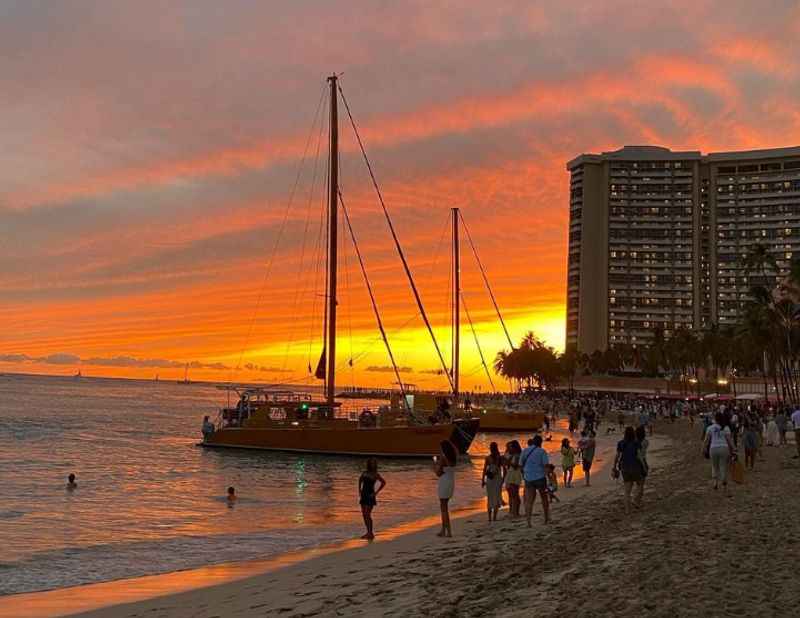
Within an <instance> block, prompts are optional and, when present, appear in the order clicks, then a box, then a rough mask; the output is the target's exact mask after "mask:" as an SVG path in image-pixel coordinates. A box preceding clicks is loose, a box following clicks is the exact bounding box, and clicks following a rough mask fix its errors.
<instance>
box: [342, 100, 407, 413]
mask: <svg viewBox="0 0 800 618" xmlns="http://www.w3.org/2000/svg"><path fill="white" fill-rule="evenodd" d="M345 105H347V103H345ZM337 193H338V194H339V202H340V203H341V205H342V212H343V213H344V221H345V223H346V224H347V229H348V231H349V232H350V238H351V240H352V241H353V247H354V249H355V253H356V257H357V258H358V264H359V266H360V267H361V274H362V275H363V276H364V284H365V285H366V286H367V292H369V300H370V302H371V303H372V311H373V313H375V321H376V322H377V323H378V330H379V331H380V332H381V337H382V338H383V343H384V345H385V346H386V352H387V353H388V354H389V360H390V361H391V362H392V369H394V376H395V378H397V385H398V386H399V387H400V395H401V396H402V399H403V405H404V406H406V408H408V400H407V399H406V389H405V386H404V385H403V379H402V378H401V377H400V370H399V369H398V368H397V363H396V362H395V361H394V354H392V346H390V345H389V339H388V338H387V337H386V331H385V330H384V328H383V320H381V314H380V312H379V311H378V304H377V302H376V301H375V294H373V292H372V285H371V284H370V282H369V277H367V268H366V266H364V259H363V258H362V257H361V250H360V249H359V248H358V242H356V235H355V232H354V231H353V226H352V224H351V223H350V214H349V213H348V212H347V207H346V206H345V204H344V198H343V197H342V190H341V188H337ZM408 412H409V413H410V412H411V410H410V409H409V410H408Z"/></svg>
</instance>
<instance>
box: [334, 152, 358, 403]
mask: <svg viewBox="0 0 800 618" xmlns="http://www.w3.org/2000/svg"><path fill="white" fill-rule="evenodd" d="M336 158H337V160H338V162H339V181H340V182H341V179H342V171H343V170H342V157H341V154H340V153H339V152H338V151H337V153H336ZM340 199H341V197H340ZM340 225H341V226H342V227H344V223H341V224H340ZM337 236H339V239H340V240H339V242H340V243H341V245H342V246H341V252H342V256H343V257H344V289H345V294H346V296H347V333H348V336H349V343H350V359H349V360H348V364H349V365H350V385H351V386H352V387H353V388H355V387H356V370H355V362H354V361H353V293H352V289H351V288H350V266H349V264H348V262H347V240H346V238H345V235H344V234H337Z"/></svg>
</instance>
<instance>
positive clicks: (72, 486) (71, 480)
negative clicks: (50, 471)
mask: <svg viewBox="0 0 800 618" xmlns="http://www.w3.org/2000/svg"><path fill="white" fill-rule="evenodd" d="M76 489H78V482H77V481H76V480H75V475H74V474H72V473H70V475H69V476H68V477H67V491H75V490H76Z"/></svg>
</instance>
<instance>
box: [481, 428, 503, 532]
mask: <svg viewBox="0 0 800 618" xmlns="http://www.w3.org/2000/svg"><path fill="white" fill-rule="evenodd" d="M481 487H485V488H486V511H487V512H488V514H489V521H490V522H492V521H497V512H498V511H499V510H500V504H501V502H502V500H501V494H502V492H503V458H502V456H501V455H500V449H499V448H498V447H497V442H492V443H491V444H490V445H489V455H488V456H487V457H486V459H485V460H484V462H483V474H482V475H481Z"/></svg>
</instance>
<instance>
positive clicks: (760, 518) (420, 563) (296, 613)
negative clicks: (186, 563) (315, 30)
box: [21, 421, 800, 618]
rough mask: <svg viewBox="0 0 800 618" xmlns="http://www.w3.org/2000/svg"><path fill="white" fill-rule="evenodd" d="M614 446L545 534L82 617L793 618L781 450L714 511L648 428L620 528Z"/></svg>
mask: <svg viewBox="0 0 800 618" xmlns="http://www.w3.org/2000/svg"><path fill="white" fill-rule="evenodd" d="M665 436H667V437H668V438H669V439H665ZM617 439H619V435H618V434H614V435H613V436H612V437H610V438H602V442H601V444H602V446H603V449H602V451H601V452H599V453H598V457H603V459H605V460H606V461H605V462H603V463H604V464H605V466H604V469H603V470H602V471H601V472H599V474H598V475H597V478H596V482H595V483H593V487H592V488H591V489H586V488H584V487H581V486H580V481H579V482H578V483H577V485H578V486H577V487H575V488H573V489H563V488H562V489H561V490H560V492H559V495H560V496H561V497H563V498H564V501H562V502H561V503H559V504H556V505H555V508H554V510H553V519H554V523H552V524H551V525H549V526H544V525H543V523H542V515H541V510H540V508H539V507H537V509H536V512H535V516H534V525H533V528H531V529H528V528H527V527H526V526H525V524H524V522H509V521H502V519H501V521H499V522H496V523H493V524H491V525H490V524H488V523H487V522H486V520H485V514H480V515H470V516H468V517H464V518H460V519H457V520H455V521H454V530H453V531H454V534H455V537H454V538H453V539H439V538H436V537H435V536H434V532H435V529H434V528H425V529H423V530H420V531H418V532H414V533H412V534H406V535H401V536H399V537H397V538H395V539H393V540H390V541H387V542H377V543H373V544H370V545H365V546H362V547H360V548H357V549H348V550H345V551H338V552H333V553H330V554H327V555H324V556H321V557H318V558H314V559H311V560H306V561H303V562H299V563H296V564H293V565H291V566H288V567H285V568H281V569H278V570H273V571H270V572H266V573H262V574H259V575H256V576H254V577H249V578H247V579H242V580H239V581H233V582H229V583H224V584H222V585H218V586H210V587H204V588H199V589H195V590H190V591H188V592H181V593H178V594H173V595H169V596H162V597H158V598H153V599H149V600H144V601H140V602H136V603H128V604H124V605H116V606H113V607H107V608H101V609H98V610H95V611H92V612H89V613H86V614H83V615H84V616H92V617H101V616H102V617H110V618H122V617H126V618H127V617H131V618H133V617H137V618H138V617H142V616H149V617H162V616H163V617H173V616H174V617H178V618H184V617H185V618H188V617H197V618H211V617H212V616H225V617H227V616H242V617H249V616H275V615H277V616H287V617H293V618H299V617H301V616H359V615H360V616H381V615H388V616H483V615H488V614H500V615H504V616H517V615H519V616H523V615H526V616H529V615H531V614H535V615H542V616H562V615H571V616H576V615H577V616H596V615H612V614H613V615H647V616H670V617H672V618H674V617H676V616H725V615H736V616H750V615H762V616H763V615H770V616H794V615H797V582H796V575H795V571H796V567H797V564H798V557H797V556H798V554H797V549H796V544H795V542H794V539H795V538H796V537H797V535H798V532H800V524H798V521H797V517H798V515H797V513H798V512H800V510H799V508H800V491H798V490H799V489H800V464H799V463H798V460H793V459H792V458H791V456H792V454H794V452H795V451H794V445H793V444H790V445H789V446H788V447H784V448H767V449H766V450H765V457H766V461H763V462H761V461H760V462H758V463H757V468H756V471H755V472H754V473H748V475H747V479H746V483H745V484H744V485H736V486H733V488H732V494H733V497H731V498H725V497H724V496H723V495H722V493H721V492H715V491H713V490H712V489H711V488H710V482H709V465H708V462H707V461H706V460H704V459H703V458H702V457H701V456H700V454H699V453H700V441H699V429H698V428H696V427H695V428H693V429H691V430H690V428H689V426H688V424H687V423H685V422H683V421H680V422H678V423H676V424H674V425H671V424H666V423H663V422H662V423H661V424H659V425H658V427H657V435H656V438H655V439H654V440H653V443H652V445H651V465H652V474H651V476H650V478H649V479H648V483H647V490H646V492H645V504H644V507H643V509H642V510H639V511H636V512H634V513H633V514H632V515H630V516H626V515H625V514H624V508H623V503H622V488H621V485H619V484H616V483H615V482H613V481H611V479H610V474H609V472H608V468H609V462H608V457H609V456H610V454H609V447H610V445H612V444H613V443H614V442H616V440H617ZM379 517H380V516H379V514H378V522H379V521H380V519H379ZM502 517H504V513H501V518H502ZM108 585H109V586H113V585H114V584H113V583H112V584H108ZM76 590H77V589H76ZM108 602H109V603H110V602H113V595H111V594H110V596H109V597H108ZM67 609H68V608H67V607H62V611H64V610H67ZM72 611H75V608H73V609H72ZM21 615H22V614H21Z"/></svg>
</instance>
